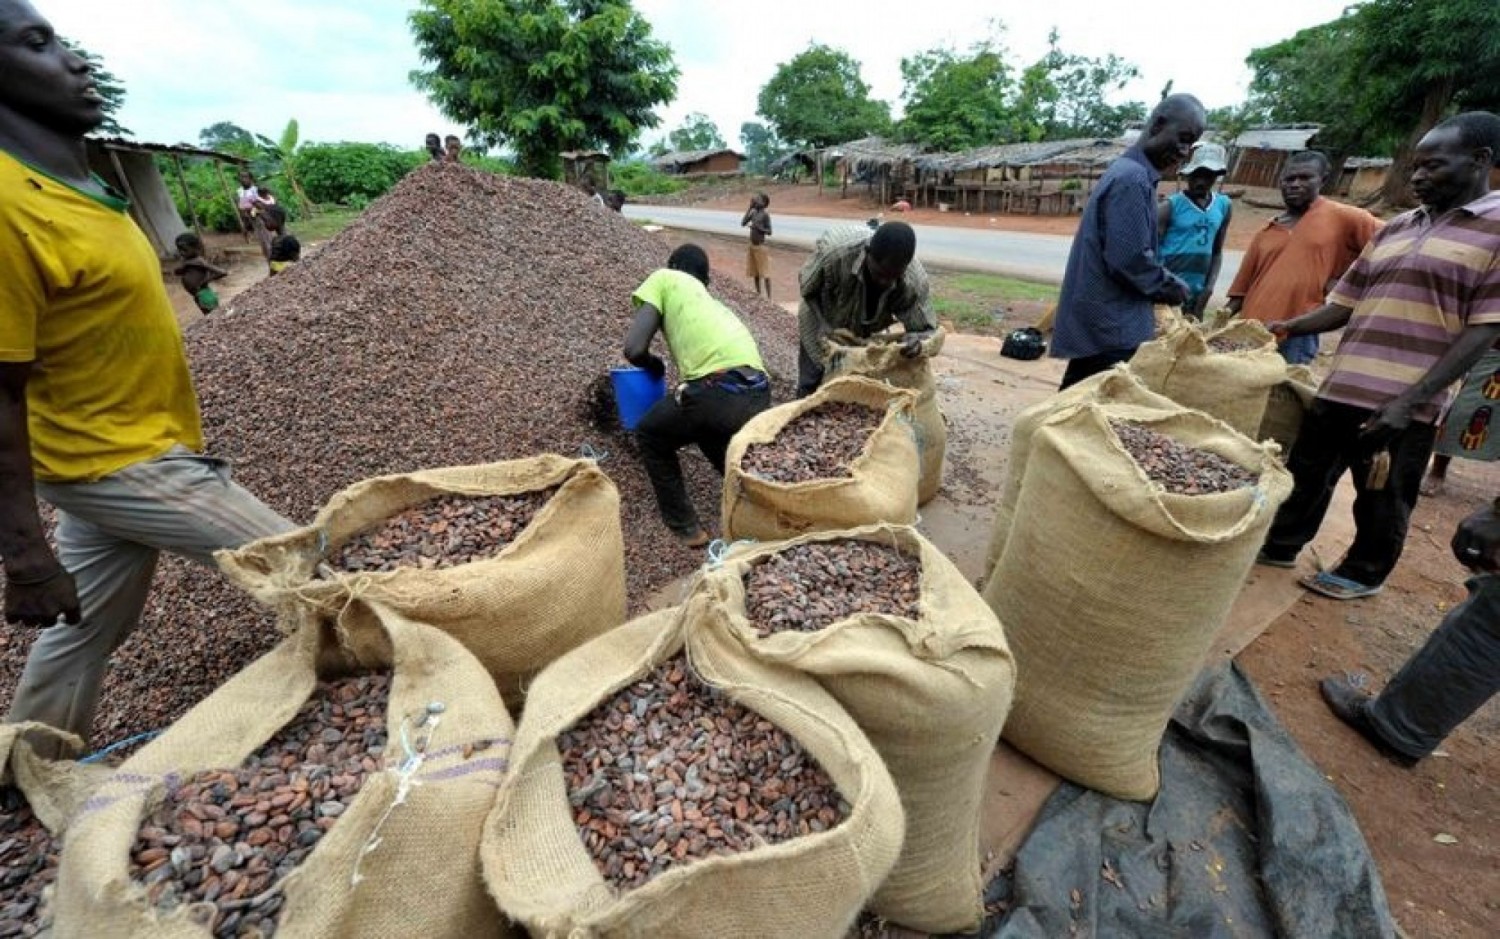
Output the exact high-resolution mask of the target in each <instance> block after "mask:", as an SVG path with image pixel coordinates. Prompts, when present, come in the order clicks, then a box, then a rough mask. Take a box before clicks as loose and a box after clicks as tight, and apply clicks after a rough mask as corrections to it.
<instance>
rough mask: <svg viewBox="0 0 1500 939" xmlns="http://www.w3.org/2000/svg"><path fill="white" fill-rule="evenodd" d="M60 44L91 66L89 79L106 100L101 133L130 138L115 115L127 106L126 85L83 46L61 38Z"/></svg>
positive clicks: (59, 38) (100, 128)
mask: <svg viewBox="0 0 1500 939" xmlns="http://www.w3.org/2000/svg"><path fill="white" fill-rule="evenodd" d="M58 42H61V43H62V44H63V46H65V47H66V48H67V49H69V50H70V51H72V52H73V53H74V54H75V55H77V56H79V57H81V58H82V59H83V60H84V61H85V62H87V63H88V64H89V73H90V74H89V77H91V78H92V79H93V80H94V87H95V88H97V89H98V90H99V96H100V97H101V98H103V99H104V123H102V124H100V125H99V130H100V132H102V133H105V134H111V135H113V136H116V137H129V136H130V131H129V130H128V129H127V128H124V127H121V126H120V122H119V121H118V120H116V119H115V115H117V114H119V113H120V108H122V107H124V106H125V83H124V82H123V81H121V80H120V79H119V78H117V77H115V74H114V73H113V72H111V71H110V70H109V69H107V68H105V67H104V59H102V58H100V57H99V56H97V55H95V54H94V53H92V52H90V51H89V50H87V49H85V48H84V47H83V46H81V45H79V44H78V43H76V42H73V41H72V40H70V39H64V38H62V37H60V36H59V37H58Z"/></svg>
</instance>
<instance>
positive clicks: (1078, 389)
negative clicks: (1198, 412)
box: [984, 365, 1180, 579]
mask: <svg viewBox="0 0 1500 939" xmlns="http://www.w3.org/2000/svg"><path fill="white" fill-rule="evenodd" d="M1085 403H1098V404H1134V405H1138V406H1140V407H1148V408H1160V409H1162V410H1165V411H1176V410H1179V409H1180V406H1179V405H1178V404H1176V403H1175V402H1174V401H1172V399H1171V398H1167V397H1164V396H1163V395H1159V394H1157V393H1156V392H1154V391H1151V390H1150V389H1148V388H1147V387H1146V386H1145V385H1143V384H1141V380H1140V378H1139V377H1137V376H1136V374H1135V373H1134V372H1133V371H1131V370H1130V367H1129V366H1126V365H1117V366H1115V367H1114V368H1112V369H1110V370H1109V371H1107V372H1101V373H1099V374H1098V375H1094V376H1091V377H1089V378H1086V379H1084V380H1083V381H1081V382H1079V383H1078V384H1076V385H1073V386H1072V387H1070V388H1067V389H1065V390H1063V391H1060V392H1058V393H1057V394H1055V395H1053V396H1052V397H1050V398H1048V399H1046V400H1045V401H1042V402H1040V403H1038V404H1034V405H1032V406H1031V407H1029V408H1027V409H1026V410H1024V411H1022V412H1021V413H1020V414H1019V415H1017V416H1016V422H1015V424H1014V425H1013V426H1012V427H1011V431H1010V458H1009V459H1008V460H1007V461H1006V466H1005V485H1004V486H1002V487H1001V489H1000V500H999V504H998V505H997V506H996V507H995V521H994V524H993V525H992V526H991V529H990V547H989V551H988V553H987V554H986V555H985V559H984V577H985V579H988V578H989V576H990V574H991V572H993V571H994V569H995V565H996V564H997V563H999V561H1000V552H1001V551H1004V550H1005V539H1006V538H1008V537H1009V536H1010V524H1011V519H1012V517H1013V516H1014V515H1015V511H1016V500H1017V499H1018V498H1020V495H1021V480H1022V479H1023V478H1024V477H1025V473H1026V460H1027V457H1028V456H1030V454H1031V436H1032V434H1035V433H1036V430H1037V428H1038V427H1040V426H1041V425H1042V422H1044V421H1045V420H1046V419H1047V418H1049V417H1051V416H1052V415H1053V414H1056V413H1057V412H1058V411H1061V410H1064V409H1066V408H1070V407H1073V406H1074V405H1078V404H1085Z"/></svg>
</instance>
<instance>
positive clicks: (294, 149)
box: [255, 118, 312, 215]
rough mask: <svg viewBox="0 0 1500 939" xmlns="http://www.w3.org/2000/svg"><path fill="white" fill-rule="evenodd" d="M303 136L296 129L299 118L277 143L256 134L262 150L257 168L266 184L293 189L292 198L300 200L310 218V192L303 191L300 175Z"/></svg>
mask: <svg viewBox="0 0 1500 939" xmlns="http://www.w3.org/2000/svg"><path fill="white" fill-rule="evenodd" d="M301 136H302V134H301V129H300V128H299V127H298V126H297V119H296V118H292V119H291V120H290V121H287V122H286V127H285V128H284V129H283V130H282V131H281V136H280V137H279V138H277V139H276V140H272V139H271V138H269V137H263V136H261V135H260V134H256V135H255V140H256V144H257V146H258V147H259V148H260V158H259V160H257V161H256V166H257V168H258V169H259V170H260V172H261V174H262V176H263V177H264V178H265V179H266V180H267V181H270V180H273V179H276V180H280V181H282V182H285V183H286V186H285V187H284V188H287V189H290V190H291V197H292V198H294V199H296V200H297V204H298V206H299V207H300V208H301V210H302V214H305V215H311V214H312V200H311V199H309V198H307V193H306V192H304V191H303V189H302V181H301V179H300V178H299V176H298V169H299V167H298V159H299V157H300V156H301V154H302V151H301V150H300V149H299V146H300V143H301ZM281 196H282V198H283V199H285V198H287V193H285V192H283V193H282V194H281Z"/></svg>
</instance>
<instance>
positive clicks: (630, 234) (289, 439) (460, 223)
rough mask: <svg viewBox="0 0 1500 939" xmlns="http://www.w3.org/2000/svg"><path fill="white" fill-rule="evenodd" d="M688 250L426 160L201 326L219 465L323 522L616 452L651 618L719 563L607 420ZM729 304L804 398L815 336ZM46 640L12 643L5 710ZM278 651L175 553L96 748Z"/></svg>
mask: <svg viewBox="0 0 1500 939" xmlns="http://www.w3.org/2000/svg"><path fill="white" fill-rule="evenodd" d="M670 250H671V246H670V244H669V243H668V242H667V241H665V240H664V239H662V238H660V237H659V236H657V235H653V234H650V233H648V232H644V231H642V230H641V229H640V227H639V226H637V225H635V224H634V223H632V222H631V221H630V220H629V219H626V218H624V217H622V216H620V215H618V214H616V213H613V212H600V211H598V207H597V206H595V205H593V204H592V203H590V201H589V200H588V198H587V197H585V196H583V195H582V194H581V193H580V192H579V191H578V190H577V189H575V188H571V187H568V186H564V185H562V184H560V183H552V182H546V181H541V180H532V179H519V178H510V177H501V176H497V175H494V174H491V173H486V172H482V171H480V170H475V169H472V168H470V167H466V166H459V165H455V164H436V163H435V164H431V165H426V166H423V167H422V168H420V169H418V170H416V171H414V172H412V173H411V174H409V175H408V176H407V177H406V178H405V179H403V180H402V181H401V182H400V183H399V184H398V185H397V186H396V187H395V188H394V189H393V190H392V191H391V192H390V193H389V194H387V195H386V196H385V197H383V198H381V199H379V200H377V201H376V202H374V203H373V204H371V206H370V207H369V209H368V210H366V211H365V213H364V214H363V215H361V216H360V218H359V219H358V220H356V221H355V222H354V224H353V225H351V226H350V227H349V228H348V229H347V230H345V231H344V232H342V233H341V234H339V235H338V236H336V237H335V238H334V239H332V240H331V241H329V242H328V243H326V244H324V245H321V246H312V245H309V246H307V250H305V251H304V254H303V260H302V262H301V263H299V264H296V265H293V266H292V267H291V268H289V269H288V270H287V271H285V272H283V273H281V274H278V275H277V276H275V277H273V278H270V279H268V280H265V281H263V282H261V283H259V284H257V285H255V286H254V287H252V288H251V289H250V290H248V291H246V292H245V293H244V294H241V295H240V296H238V297H234V298H233V299H231V300H229V301H227V302H226V303H225V304H224V306H223V307H222V308H221V309H220V310H219V311H218V312H217V313H215V314H214V315H213V316H210V317H205V318H203V319H201V320H197V321H195V322H193V323H191V324H190V325H189V326H188V327H187V329H186V330H185V336H184V339H185V342H186V346H187V351H188V359H189V364H190V365H191V367H192V371H193V379H194V384H195V386H196V388H197V391H198V394H199V398H200V400H201V403H202V412H203V424H204V432H205V437H206V439H207V446H208V450H209V452H211V453H213V454H214V455H216V456H221V457H225V458H227V459H229V460H231V461H232V464H233V469H234V475H235V478H236V479H237V480H238V481H239V482H240V483H242V484H243V485H245V487H246V488H248V489H249V490H250V491H251V492H253V493H255V495H257V496H258V497H260V498H261V499H262V500H263V501H265V502H266V503H267V504H268V505H270V506H271V507H272V508H274V509H275V510H277V511H278V512H280V513H282V514H283V515H285V516H286V517H288V518H289V519H291V520H293V521H294V522H297V523H299V524H305V523H307V522H309V521H311V519H312V518H313V516H314V515H315V513H316V512H317V510H318V509H319V508H321V507H322V506H323V505H324V504H325V503H326V502H327V501H328V499H329V498H330V497H331V496H333V494H334V493H336V492H338V491H340V490H341V489H344V488H346V487H347V486H350V485H352V484H354V483H356V482H359V481H360V480H363V479H369V478H370V477H373V476H383V475H387V474H391V473H409V472H412V471H413V470H417V469H422V468H431V467H441V466H461V465H472V464H478V463H490V462H495V461H498V460H508V459H521V458H526V457H533V456H537V455H539V454H542V453H558V454H562V455H564V456H576V455H578V454H579V453H580V452H581V451H582V449H583V447H584V446H585V445H586V444H588V445H592V446H593V447H594V449H595V450H597V451H600V452H608V453H609V454H610V456H609V457H608V458H607V459H606V460H605V462H604V463H603V469H604V470H605V471H607V472H608V473H609V475H610V477H611V478H612V479H613V480H614V481H615V483H616V485H617V486H618V487H619V490H620V497H621V511H622V515H623V522H624V526H625V529H626V530H627V531H629V532H631V537H630V539H629V540H628V542H627V544H626V552H627V557H626V569H627V573H628V577H629V591H630V592H629V596H630V597H631V598H632V600H633V602H634V603H635V604H636V606H635V609H636V610H637V611H641V610H643V609H644V605H645V602H646V599H647V598H648V597H649V596H651V594H652V592H653V591H655V590H656V589H657V588H659V587H661V586H664V585H666V584H668V583H670V582H672V581H673V580H676V579H677V578H679V577H681V576H683V575H685V574H688V573H691V572H692V571H693V570H694V569H695V568H697V566H698V565H699V564H701V563H702V560H703V552H702V551H701V550H694V549H690V548H687V547H684V546H683V545H681V544H680V543H679V542H678V540H677V539H676V538H675V537H673V535H672V533H671V532H670V531H669V530H667V529H666V528H665V527H664V526H663V525H662V524H661V521H660V518H659V517H658V514H657V510H656V501H655V497H654V496H653V495H652V491H651V485H650V481H649V480H648V479H647V478H646V474H645V470H644V468H643V467H642V465H641V463H640V460H639V459H638V458H636V457H635V456H634V455H633V454H632V453H631V452H630V447H629V445H628V443H627V437H626V436H625V435H623V433H621V432H619V431H618V429H617V428H615V427H611V426H605V425H606V424H609V423H611V422H600V423H596V422H595V418H596V414H595V413H594V412H593V410H592V408H591V404H592V403H591V399H590V395H589V388H590V386H591V385H592V384H593V383H594V380H595V379H596V378H598V377H599V376H604V375H607V373H608V371H609V368H610V366H612V365H619V364H622V360H621V358H620V344H621V342H622V341H623V337H624V334H625V330H626V328H627V326H628V325H629V322H630V313H631V303H630V295H631V293H632V292H633V291H634V290H635V288H636V287H638V286H639V285H640V283H641V281H643V280H644V279H645V278H646V277H647V276H648V275H649V274H650V273H651V272H652V271H653V270H655V269H657V268H660V267H663V266H665V264H666V260H667V255H668V253H669V252H670ZM713 293H714V295H715V296H717V297H718V298H719V299H721V300H723V301H724V302H725V303H727V304H728V305H729V306H730V307H731V308H733V309H734V310H735V311H736V313H738V314H739V315H740V317H741V318H742V319H743V320H744V321H745V323H746V325H747V326H748V327H749V328H750V331H751V332H752V333H753V334H754V336H755V340H756V344H757V345H758V347H759V349H760V352H761V357H762V358H763V359H764V360H765V362H766V365H767V368H768V370H769V371H770V372H771V375H772V380H773V392H774V394H775V395H776V396H777V399H778V400H782V401H785V400H788V399H789V398H790V397H791V394H792V392H793V388H792V384H791V382H789V381H788V378H794V377H795V375H796V356H797V338H796V328H795V324H794V323H792V322H791V321H790V320H789V319H788V318H787V315H786V312H785V311H784V310H782V309H780V308H779V307H777V306H776V305H775V304H772V303H770V302H769V301H767V300H764V299H761V298H757V297H756V296H755V295H754V294H753V293H752V292H751V291H750V290H748V289H746V288H745V287H744V286H742V284H741V279H740V278H737V277H731V276H723V277H715V278H714V282H713ZM683 462H684V467H683V469H684V472H685V474H686V476H687V480H688V484H689V488H690V492H691V495H692V497H693V500H694V502H695V503H696V504H698V505H699V506H710V505H717V504H718V502H719V498H720V493H721V492H722V485H723V481H722V478H721V477H720V476H719V475H718V474H717V473H715V472H714V471H713V468H712V467H710V466H709V465H708V463H707V461H705V460H703V459H701V458H700V457H699V456H697V455H696V451H694V453H693V454H691V455H688V456H687V458H686V459H684V461H683ZM35 635H36V633H35V632H34V631H27V630H22V631H5V630H0V708H3V707H4V705H5V704H6V703H8V702H9V701H10V699H11V695H12V693H13V691H14V688H15V685H16V681H17V679H18V678H19V676H20V673H21V667H22V664H23V663H24V661H25V657H26V653H27V650H28V649H29V647H30V644H31V641H32V639H33V638H34V637H35ZM278 640H279V632H278V630H277V629H276V626H275V622H274V620H273V617H272V616H271V614H270V613H268V612H266V611H264V610H262V609H260V608H259V607H257V605H256V604H255V602H254V601H253V600H252V599H250V598H249V597H248V596H246V595H244V594H243V593H242V592H240V591H239V590H237V589H236V588H234V587H233V586H231V585H230V584H228V583H227V582H226V581H225V580H224V579H223V578H222V577H221V576H220V575H219V573H218V572H217V571H215V570H212V569H210V568H208V567H204V566H202V565H198V564H195V563H193V562H189V561H184V560H182V559H179V558H175V557H171V556H163V558H162V561H161V564H160V565H159V567H158V570H157V574H156V580H155V583H154V585H153V587H152V591H151V596H150V600H149V601H148V606H147V609H146V612H145V616H144V617H143V620H142V623H141V627H140V628H139V629H137V630H136V631H135V632H134V633H133V634H132V635H131V636H130V638H129V640H128V641H127V642H126V643H125V645H124V646H122V647H121V648H120V649H119V650H118V651H117V652H116V654H115V655H114V657H113V658H112V661H111V668H110V671H109V674H108V677H107V678H106V680H105V683H104V693H103V697H102V700H101V705H100V708H99V712H98V717H97V720H96V722H95V725H94V728H93V735H92V737H93V740H95V741H96V742H98V743H99V744H101V745H102V744H107V743H110V742H113V741H116V740H121V739H124V738H125V737H128V736H130V735H132V734H135V733H139V732H142V731H151V730H159V729H161V728H163V727H165V726H167V725H168V724H170V723H171V722H172V721H173V720H175V719H176V718H178V717H180V716H181V715H182V714H183V713H185V712H186V711H187V709H188V708H190V707H192V705H194V704H196V703H197V702H198V701H200V700H202V699H203V698H204V697H206V696H207V695H208V694H209V693H210V692H211V691H213V690H214V689H215V688H217V687H218V686H219V685H220V684H222V683H223V682H224V681H225V680H226V679H227V678H229V677H230V676H231V675H233V674H235V673H236V672H238V671H239V670H240V669H242V668H244V667H245V665H247V664H249V663H250V662H251V661H252V660H254V659H255V658H256V657H257V656H260V655H262V654H264V653H266V652H268V651H269V650H270V649H271V647H272V646H274V645H275V644H276V642H277V641H278Z"/></svg>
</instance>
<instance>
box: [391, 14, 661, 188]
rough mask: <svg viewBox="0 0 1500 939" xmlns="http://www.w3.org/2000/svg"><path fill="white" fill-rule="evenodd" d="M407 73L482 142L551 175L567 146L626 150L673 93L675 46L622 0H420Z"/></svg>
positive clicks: (531, 171)
mask: <svg viewBox="0 0 1500 939" xmlns="http://www.w3.org/2000/svg"><path fill="white" fill-rule="evenodd" d="M410 22H411V28H412V34H413V36H414V37H415V39H416V44H417V51H418V53H419V54H420V55H421V57H422V60H423V62H424V63H427V64H428V65H429V66H430V67H429V68H428V69H426V70H417V71H413V72H412V73H411V81H412V84H413V85H415V86H416V87H417V88H418V89H419V90H421V91H423V92H425V93H426V94H427V96H428V98H430V99H431V100H432V102H433V103H434V104H435V105H436V106H437V107H438V109H439V110H440V111H442V112H443V114H445V115H446V116H447V117H449V118H450V119H451V120H454V121H457V122H458V123H461V124H464V125H465V126H467V127H468V128H469V132H470V135H471V136H472V137H474V138H475V139H476V140H477V141H479V142H481V143H482V144H483V145H484V146H486V147H494V146H501V145H509V146H510V147H512V148H513V149H514V150H515V152H516V155H517V163H518V166H519V169H520V171H521V172H522V173H523V174H525V175H529V176H543V177H551V178H555V177H557V176H558V175H559V173H560V172H561V162H560V157H559V156H558V154H560V153H561V152H563V151H565V150H580V149H591V148H605V149H609V150H612V151H615V152H621V151H624V150H627V149H629V148H630V146H631V144H632V143H633V142H634V141H635V139H636V137H637V136H638V135H639V134H640V132H641V130H642V129H645V128H651V127H655V126H657V124H658V123H659V119H658V118H657V117H656V115H655V113H654V110H655V108H656V107H657V106H659V105H662V104H666V103H668V102H670V101H671V100H672V98H673V97H674V96H675V95H676V93H677V76H678V71H677V67H676V65H674V64H673V60H672V50H671V49H670V48H669V47H668V46H666V45H665V44H663V43H661V42H658V41H656V40H655V39H653V38H652V35H651V26H650V24H649V23H647V22H646V20H645V19H644V18H643V17H642V16H641V15H640V14H639V13H637V12H636V11H635V9H634V8H633V7H632V6H631V4H630V3H629V0H421V3H420V5H419V6H418V8H417V9H416V10H415V11H413V12H412V14H411V16H410Z"/></svg>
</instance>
